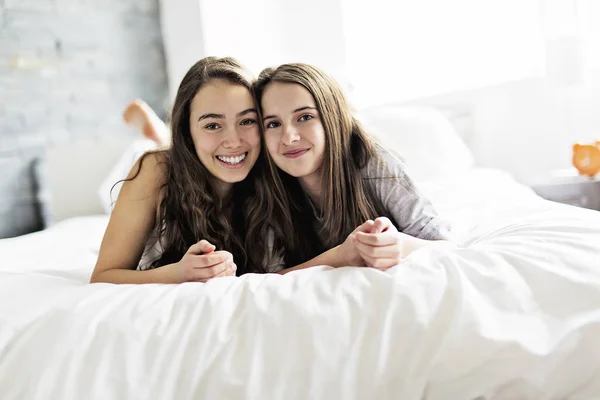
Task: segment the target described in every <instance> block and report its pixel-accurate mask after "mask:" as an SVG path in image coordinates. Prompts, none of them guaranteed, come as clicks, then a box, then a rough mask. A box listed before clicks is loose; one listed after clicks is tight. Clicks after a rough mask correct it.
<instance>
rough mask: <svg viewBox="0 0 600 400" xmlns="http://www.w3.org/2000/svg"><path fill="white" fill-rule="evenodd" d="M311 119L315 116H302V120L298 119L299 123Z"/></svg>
mask: <svg viewBox="0 0 600 400" xmlns="http://www.w3.org/2000/svg"><path fill="white" fill-rule="evenodd" d="M310 119H313V116H312V115H310V114H304V115H303V116H301V117H300V118H298V121H308V120H310Z"/></svg>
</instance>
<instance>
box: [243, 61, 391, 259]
mask: <svg viewBox="0 0 600 400" xmlns="http://www.w3.org/2000/svg"><path fill="white" fill-rule="evenodd" d="M273 82H280V83H291V84H298V85H301V86H302V87H304V88H305V89H306V90H308V91H309V92H310V94H311V95H312V97H313V99H314V100H315V103H316V107H317V110H318V112H319V114H320V117H321V121H322V124H323V128H324V131H325V154H324V156H323V167H322V176H321V210H320V215H318V217H319V219H320V220H321V222H322V226H321V231H320V232H314V230H313V229H312V223H307V218H308V221H313V220H314V218H310V217H311V215H312V210H311V209H310V207H309V205H308V204H307V198H306V196H305V195H304V194H303V191H302V188H301V187H300V184H299V182H298V180H297V179H296V178H294V177H292V176H290V175H288V174H286V173H285V172H283V171H281V170H278V172H277V173H276V174H275V177H276V182H275V184H274V190H276V191H277V192H279V191H282V193H281V194H280V195H281V196H282V200H281V201H280V202H279V205H278V206H281V207H283V208H284V211H283V212H282V213H281V219H273V224H277V225H281V226H282V227H283V230H284V232H285V231H288V232H289V231H293V229H294V227H296V229H300V230H301V231H304V234H301V233H298V234H296V235H288V236H287V237H285V238H284V239H283V240H282V241H281V243H280V245H281V246H283V247H284V248H285V252H286V262H288V263H290V264H294V263H300V262H303V261H306V260H307V259H309V258H312V257H314V256H316V255H317V254H319V253H320V252H322V251H323V250H324V249H328V248H332V247H334V246H336V245H338V244H340V243H342V242H343V241H344V240H345V239H346V237H347V236H348V235H349V234H350V233H351V232H352V231H353V230H354V229H355V228H356V227H357V226H359V225H360V224H362V223H363V222H365V221H366V220H367V219H372V218H376V217H377V216H379V215H383V214H384V212H385V210H384V209H383V205H382V204H381V202H380V201H378V200H377V198H376V196H374V194H373V193H372V192H371V190H370V189H369V186H368V185H366V184H365V182H364V181H363V179H362V177H361V172H360V171H361V169H362V168H364V167H365V166H366V165H367V163H368V162H369V161H370V160H371V159H372V158H373V157H376V156H377V152H376V141H375V140H374V138H373V137H372V136H370V135H369V134H368V133H367V132H366V131H365V129H364V128H363V127H362V125H361V124H360V122H359V121H358V120H357V119H356V118H355V117H354V116H353V115H352V112H351V110H350V106H349V104H348V102H347V100H346V97H345V96H344V93H343V92H342V90H341V88H340V86H339V84H338V83H337V82H336V81H335V80H334V79H333V78H331V77H329V76H328V75H327V74H325V73H324V72H323V71H321V70H319V69H317V68H315V67H313V66H311V65H307V64H301V63H294V64H283V65H281V66H279V67H278V68H276V69H271V68H267V69H265V70H263V71H262V72H261V73H260V75H259V77H258V80H257V82H256V83H255V85H254V90H255V95H256V97H257V102H258V105H259V109H260V110H261V118H262V115H263V114H262V104H261V101H262V96H263V94H264V91H265V89H266V88H267V87H268V86H269V84H271V83H273ZM263 152H264V153H266V158H267V159H268V162H269V163H271V164H272V163H273V161H272V160H271V157H270V156H269V155H268V151H266V150H265V151H263ZM311 230H312V231H313V232H311ZM314 233H318V234H321V235H322V236H324V237H325V240H324V242H323V243H321V242H320V241H318V240H316V239H315V236H316V235H314Z"/></svg>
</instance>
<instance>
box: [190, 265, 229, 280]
mask: <svg viewBox="0 0 600 400" xmlns="http://www.w3.org/2000/svg"><path fill="white" fill-rule="evenodd" d="M228 268H229V263H228V262H223V263H219V264H216V265H212V266H210V267H205V268H197V269H195V270H194V273H193V278H194V280H196V281H200V282H206V281H207V280H209V279H212V278H215V277H217V276H220V275H221V274H223V273H227V270H228Z"/></svg>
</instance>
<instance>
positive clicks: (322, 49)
mask: <svg viewBox="0 0 600 400" xmlns="http://www.w3.org/2000/svg"><path fill="white" fill-rule="evenodd" d="M162 1H163V6H162V17H163V20H162V26H163V34H164V36H165V52H166V55H167V59H168V61H167V66H168V70H169V84H170V93H171V97H172V98H173V97H174V94H175V91H176V89H177V85H178V84H179V81H180V80H181V78H182V77H183V74H184V73H185V71H186V70H187V69H188V68H189V66H191V64H192V63H193V62H194V61H196V60H198V59H200V58H201V57H204V56H206V55H221V56H223V55H231V56H234V57H237V58H239V59H240V60H241V61H242V62H245V63H247V65H248V66H249V67H250V68H251V69H253V70H254V71H255V73H258V72H259V71H260V70H261V69H262V68H264V67H266V66H273V65H277V64H279V63H283V62H293V61H303V62H308V63H313V64H316V65H318V66H320V67H322V68H324V69H325V70H326V71H328V72H330V73H332V74H333V75H335V76H336V77H338V78H343V77H344V76H345V75H346V73H347V72H348V71H345V70H344V65H345V63H346V61H347V60H348V59H351V58H352V57H353V55H352V54H350V53H348V51H349V50H348V49H347V47H346V43H345V36H344V32H345V31H344V30H346V32H348V30H349V29H351V30H354V32H355V33H356V32H360V31H361V29H363V28H364V27H362V26H360V25H358V26H351V27H349V26H344V24H343V22H344V21H343V15H344V10H343V9H342V8H343V7H342V2H341V0H306V1H304V2H302V3H297V2H286V1H278V0H256V1H252V2H250V1H235V0H223V1H216V0H162ZM344 1H348V0H344ZM465 1H466V0H465ZM586 1H587V2H584V3H585V4H588V8H586V12H587V14H586V15H588V16H589V15H591V14H589V13H590V12H591V11H589V10H591V8H590V7H592V5H593V4H594V3H593V2H590V1H588V0H586ZM167 3H168V5H167ZM580 3H581V2H580ZM582 4H583V3H582ZM596 8H597V9H596V14H595V15H600V6H599V7H596ZM529 11H531V10H529ZM592 11H593V10H592ZM198 18H200V19H199V20H200V21H201V22H198V21H199V20H198ZM590 18H591V17H590ZM589 22H590V21H588V23H587V25H585V29H587V30H588V31H593V30H594V29H595V30H598V28H597V24H592V23H589ZM597 33H598V34H597V35H596V39H595V40H596V41H595V42H594V41H592V42H589V43H587V44H588V48H594V46H595V45H598V46H596V48H600V30H598V32H597ZM390 46H391V47H390V48H391V49H392V50H391V51H393V49H394V47H393V43H390ZM590 55H591V57H592V59H593V57H596V59H595V61H596V63H595V64H594V65H596V66H598V65H600V57H597V54H595V53H590ZM354 56H356V54H354ZM593 60H594V59H593ZM373 63H374V64H373V65H377V59H376V58H373ZM533 72H534V73H536V74H537V75H538V76H539V73H538V72H536V71H533ZM587 72H588V73H589V74H588V76H587V78H588V83H590V82H591V83H594V82H595V84H596V86H595V87H575V88H566V87H561V86H558V85H550V84H549V83H548V82H547V81H546V80H545V79H541V78H539V77H538V78H525V79H522V80H520V81H513V82H509V83H504V84H498V85H496V86H491V87H483V88H481V89H477V90H471V91H468V92H455V93H450V94H445V95H437V96H435V97H431V98H426V99H417V100H412V101H408V102H405V103H404V104H433V105H437V106H443V107H446V108H458V109H459V110H460V111H465V112H471V113H473V118H474V120H473V126H472V129H473V133H474V135H473V137H472V138H471V143H470V144H471V146H472V149H473V151H474V153H475V157H476V159H477V161H478V162H479V164H480V165H482V166H486V167H495V168H502V169H505V170H507V171H509V172H511V173H513V174H514V175H515V176H516V177H517V178H518V179H520V180H522V181H525V182H532V181H536V180H539V179H543V178H544V177H545V176H548V175H549V174H550V173H551V171H552V170H554V169H559V168H568V167H570V158H571V144H572V143H573V142H575V141H583V142H588V141H591V140H593V139H600V112H598V110H600V85H598V82H600V73H599V72H598V70H595V71H587ZM376 73H378V74H382V75H383V74H386V73H389V71H386V70H385V69H381V70H377V72H376ZM399 101H400V100H399Z"/></svg>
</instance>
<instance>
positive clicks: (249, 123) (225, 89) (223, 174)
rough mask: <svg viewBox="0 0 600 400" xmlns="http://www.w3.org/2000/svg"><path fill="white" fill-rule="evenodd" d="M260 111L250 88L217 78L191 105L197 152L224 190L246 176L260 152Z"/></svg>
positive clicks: (191, 122)
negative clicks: (258, 112) (257, 109)
mask: <svg viewBox="0 0 600 400" xmlns="http://www.w3.org/2000/svg"><path fill="white" fill-rule="evenodd" d="M257 118H258V115H257V112H256V107H255V105H254V101H253V99H252V95H251V94H250V91H249V90H248V89H247V88H246V87H244V86H243V85H239V84H232V83H229V82H227V81H224V80H221V79H213V80H211V81H209V82H208V83H206V84H205V85H203V86H202V88H201V89H200V90H199V91H198V93H196V95H195V96H194V99H193V100H192V102H191V105H190V121H189V122H190V133H191V136H192V140H193V142H194V147H195V149H196V153H197V154H198V157H199V158H200V161H201V162H202V164H203V165H204V166H205V167H206V169H207V170H208V171H209V172H210V173H211V174H212V175H213V176H214V177H215V178H216V179H217V181H218V182H219V183H220V187H221V188H222V189H224V190H228V189H229V188H231V186H232V185H233V183H235V182H240V181H242V180H244V179H245V178H246V177H247V176H248V173H250V170H251V169H252V167H253V166H254V164H255V163H256V160H257V158H258V155H259V154H260V134H259V127H258V121H257Z"/></svg>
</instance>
